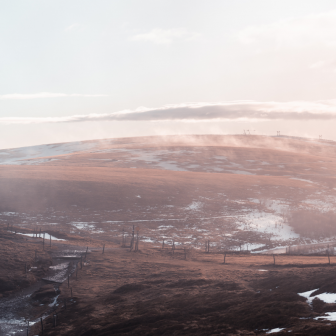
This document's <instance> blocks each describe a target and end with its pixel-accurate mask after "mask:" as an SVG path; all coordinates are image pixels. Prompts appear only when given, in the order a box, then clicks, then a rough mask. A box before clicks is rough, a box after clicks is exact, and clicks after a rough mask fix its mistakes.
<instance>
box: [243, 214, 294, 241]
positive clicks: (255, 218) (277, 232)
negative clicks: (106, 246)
mask: <svg viewBox="0 0 336 336" xmlns="http://www.w3.org/2000/svg"><path fill="white" fill-rule="evenodd" d="M239 221H240V225H239V229H240V230H250V231H258V232H262V233H268V234H273V239H278V240H288V239H294V238H299V237H300V236H299V235H298V234H296V233H295V232H294V231H293V229H292V228H291V227H290V226H289V225H287V224H285V223H284V221H283V218H282V217H280V216H278V215H276V214H273V213H268V212H264V211H258V210H254V211H251V212H250V213H248V214H246V215H242V216H241V217H240V218H239Z"/></svg>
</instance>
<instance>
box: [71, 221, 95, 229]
mask: <svg viewBox="0 0 336 336" xmlns="http://www.w3.org/2000/svg"><path fill="white" fill-rule="evenodd" d="M71 225H73V226H74V227H76V228H77V229H78V230H92V229H94V228H95V226H94V224H90V223H87V222H71Z"/></svg>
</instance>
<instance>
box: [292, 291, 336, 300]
mask: <svg viewBox="0 0 336 336" xmlns="http://www.w3.org/2000/svg"><path fill="white" fill-rule="evenodd" d="M315 291H317V289H314V290H311V291H308V292H303V293H298V295H300V296H302V297H304V298H306V299H307V300H308V303H312V302H313V300H314V299H315V298H319V299H320V300H322V301H324V302H325V303H335V302H336V294H335V293H321V294H317V295H314V296H310V295H311V294H312V293H314V292H315Z"/></svg>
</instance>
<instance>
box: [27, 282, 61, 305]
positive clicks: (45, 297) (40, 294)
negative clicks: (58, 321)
mask: <svg viewBox="0 0 336 336" xmlns="http://www.w3.org/2000/svg"><path fill="white" fill-rule="evenodd" d="M55 295H57V291H56V290H55V288H54V286H53V285H52V284H48V285H44V286H42V287H41V288H40V289H39V290H37V291H36V292H34V293H33V294H32V296H31V299H32V300H34V301H36V300H37V301H40V302H41V303H43V304H45V303H49V302H51V301H52V300H53V298H54V297H55Z"/></svg>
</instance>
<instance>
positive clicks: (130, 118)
mask: <svg viewBox="0 0 336 336" xmlns="http://www.w3.org/2000/svg"><path fill="white" fill-rule="evenodd" d="M334 126H336V2H335V1H334V0H333V1H331V0H328V1H327V0H325V1H324V0H221V1H217V0H211V1H206V0H190V1H188V0H179V1H177V0H141V1H139V0H134V1H130V0H123V1H114V0H106V1H104V0H96V1H93V0H21V1H20V0H2V1H1V3H0V134H1V137H0V148H9V147H18V146H25V145H33V144H41V143H50V142H64V141H73V140H85V139H95V138H108V137H122V136H138V135H152V134H192V133H220V134H227V133H242V132H243V129H250V130H253V132H254V133H255V134H276V131H277V130H280V131H281V132H282V133H283V134H289V135H301V136H314V137H318V135H323V137H324V138H328V139H334V140H336V132H335V131H334V128H335V127H334Z"/></svg>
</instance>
